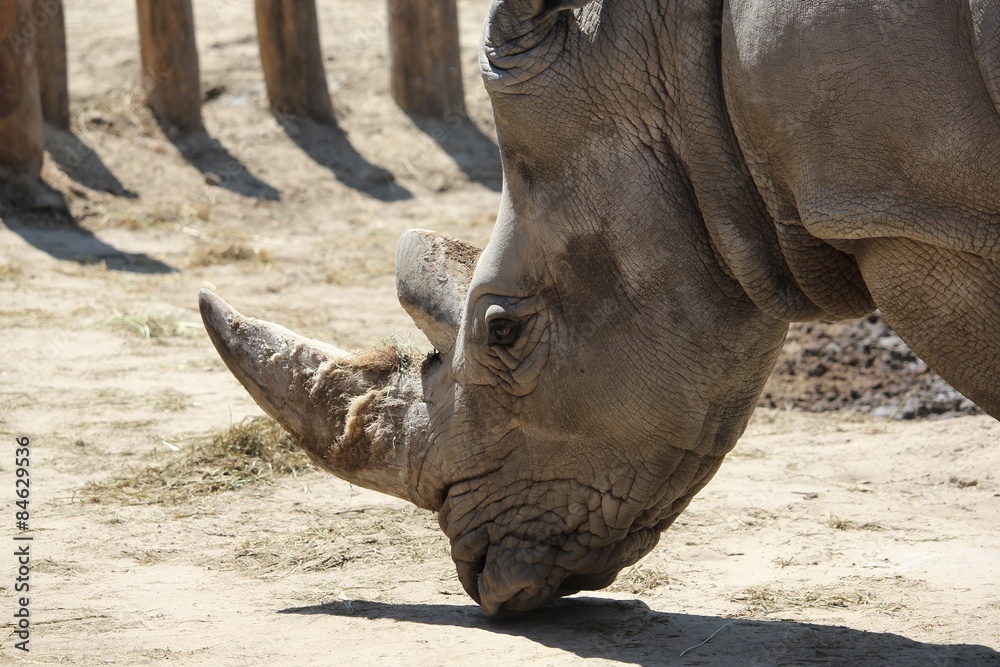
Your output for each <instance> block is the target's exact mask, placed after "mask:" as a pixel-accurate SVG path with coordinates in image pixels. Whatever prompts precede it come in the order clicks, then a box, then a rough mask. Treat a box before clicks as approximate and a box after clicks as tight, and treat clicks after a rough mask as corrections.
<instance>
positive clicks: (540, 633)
mask: <svg viewBox="0 0 1000 667" xmlns="http://www.w3.org/2000/svg"><path fill="white" fill-rule="evenodd" d="M278 613H282V614H319V615H328V616H341V617H352V618H367V619H373V620H376V619H388V620H392V621H397V622H400V621H401V622H407V623H420V624H425V625H439V626H455V627H465V628H476V629H477V630H480V631H487V632H493V633H497V634H504V635H514V636H518V637H524V638H526V639H530V640H531V641H534V642H536V643H539V644H542V645H543V646H548V647H550V648H555V649H561V650H563V651H568V652H571V653H573V654H575V655H577V656H579V657H581V658H598V659H603V660H613V661H615V662H621V663H625V664H636V665H643V666H649V667H652V666H653V665H657V666H660V665H678V666H681V665H712V666H713V667H753V666H758V667H766V666H767V667H769V666H776V665H789V666H791V665H830V667H834V666H838V667H839V666H842V665H851V666H852V667H868V666H875V665H884V666H886V667H889V666H891V667H917V666H920V667H928V666H937V667H945V666H950V665H955V666H958V665H977V666H983V667H986V666H988V665H1000V653H998V652H997V651H995V650H993V649H991V648H989V647H986V646H978V645H974V644H952V645H946V644H928V643H923V642H918V641H914V640H912V639H908V638H907V637H903V636H901V635H895V634H891V633H887V632H866V631H863V630H855V629H852V628H846V627H842V626H836V625H817V624H813V623H799V622H793V621H770V620H766V621H758V620H743V619H731V618H724V617H721V616H699V615H693V614H673V613H665V612H659V611H654V610H652V609H650V608H649V607H648V606H646V604H644V603H643V602H641V601H639V600H610V599H606V598H593V597H577V598H567V599H563V600H560V601H558V602H557V603H556V604H554V605H552V606H549V607H545V608H542V609H538V610H536V611H533V612H530V613H527V614H522V615H519V616H515V617H512V618H506V619H489V618H486V617H485V616H483V615H482V613H481V612H480V611H479V608H478V607H476V606H475V605H472V604H466V605H457V604H456V605H449V604H388V603H384V602H369V601H363V600H339V601H336V602H329V603H324V604H319V605H312V606H308V607H294V608H290V609H283V610H281V611H279V612H278ZM713 633H716V634H715V636H714V637H712V639H711V640H710V641H705V640H706V639H708V638H709V637H711V636H712V634H713ZM702 642H704V643H702ZM699 644H701V645H700V646H699ZM695 647H696V648H695ZM682 654H683V655H682Z"/></svg>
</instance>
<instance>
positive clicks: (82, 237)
mask: <svg viewBox="0 0 1000 667" xmlns="http://www.w3.org/2000/svg"><path fill="white" fill-rule="evenodd" d="M10 190H11V188H10V187H4V188H0V222H2V223H3V224H4V225H5V226H6V227H7V229H9V230H10V231H12V232H14V233H15V234H17V235H18V236H20V237H21V238H23V239H24V240H25V241H27V242H28V243H29V244H31V245H32V246H34V247H36V248H38V249H39V250H41V251H42V252H45V253H48V254H49V255H51V256H52V257H54V258H55V259H60V260H66V261H71V262H76V263H78V264H99V263H101V262H103V263H104V265H105V266H106V267H107V269H108V270H110V271H127V272H130V273H177V269H175V268H174V267H172V266H170V265H169V264H165V263H163V262H161V261H160V260H158V259H154V258H153V257H150V256H149V255H146V254H143V253H131V252H125V251H123V250H119V249H118V248H115V247H114V246H112V245H109V244H107V243H105V242H104V241H102V240H101V239H99V238H97V236H95V235H94V233H93V232H92V231H90V230H89V229H86V228H84V227H81V226H80V225H79V224H78V223H77V221H76V220H75V219H74V218H73V216H72V215H70V214H69V213H68V212H67V208H66V204H65V201H64V200H63V199H62V195H61V194H59V193H58V192H56V191H55V190H52V189H51V188H49V187H48V186H46V185H44V184H43V183H41V182H39V183H38V184H37V185H34V186H32V190H43V192H42V194H41V196H39V195H38V193H34V194H30V195H29V197H30V198H31V199H34V200H35V201H38V200H39V199H45V200H46V201H47V202H48V205H47V206H46V207H45V208H32V207H27V208H26V207H24V206H23V205H21V204H19V203H18V196H17V195H18V194H20V195H22V196H23V193H16V194H15V196H14V197H12V196H11V192H10ZM12 199H13V203H12ZM22 203H23V202H22ZM60 203H61V205H60Z"/></svg>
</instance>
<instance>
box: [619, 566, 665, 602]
mask: <svg viewBox="0 0 1000 667" xmlns="http://www.w3.org/2000/svg"><path fill="white" fill-rule="evenodd" d="M669 583H670V577H669V575H667V573H666V572H664V571H663V570H660V569H658V568H647V567H644V566H643V565H641V564H640V565H634V566H632V567H631V568H629V569H628V570H627V571H625V572H623V573H622V574H619V575H618V578H617V579H615V583H613V584H611V586H609V587H608V590H609V591H615V592H617V593H631V594H632V595H642V594H643V593H648V592H649V591H651V590H653V589H654V588H659V587H660V586H666V585H667V584H669Z"/></svg>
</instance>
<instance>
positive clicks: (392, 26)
mask: <svg viewBox="0 0 1000 667" xmlns="http://www.w3.org/2000/svg"><path fill="white" fill-rule="evenodd" d="M389 51H390V55H391V59H392V96H393V98H394V99H395V100H396V104H398V105H399V106H400V108H402V109H403V111H406V112H408V113H415V114H421V115H425V116H436V117H438V118H444V117H446V116H450V115H463V116H464V115H465V96H464V94H463V91H462V66H461V57H460V52H459V45H458V7H457V6H456V2H455V0H389Z"/></svg>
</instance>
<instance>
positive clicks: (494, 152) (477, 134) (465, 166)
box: [408, 112, 503, 192]
mask: <svg viewBox="0 0 1000 667" xmlns="http://www.w3.org/2000/svg"><path fill="white" fill-rule="evenodd" d="M408 115H409V117H410V120H411V121H413V124H414V125H416V126H417V128H418V129H420V131H421V132H423V133H424V134H426V135H427V136H429V137H430V138H431V139H433V140H434V141H436V142H437V144H438V146H440V147H441V150H443V151H444V152H445V153H447V154H448V155H449V156H450V157H451V159H452V160H454V161H455V164H456V165H458V168H459V169H461V170H462V171H463V172H464V173H465V175H466V176H468V177H469V180H471V181H475V182H476V183H479V184H481V185H483V186H485V187H487V188H489V189H490V190H493V191H494V192H500V189H501V187H502V186H503V169H502V168H501V166H500V149H499V148H498V147H497V145H496V143H495V142H494V141H493V140H492V139H491V138H489V137H488V136H486V135H485V134H483V132H482V130H480V129H479V128H478V127H476V124H475V123H473V122H472V119H470V118H469V117H468V116H466V115H465V113H464V112H462V113H460V112H454V113H448V114H445V116H444V119H438V118H430V117H428V116H421V115H419V114H408Z"/></svg>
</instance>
